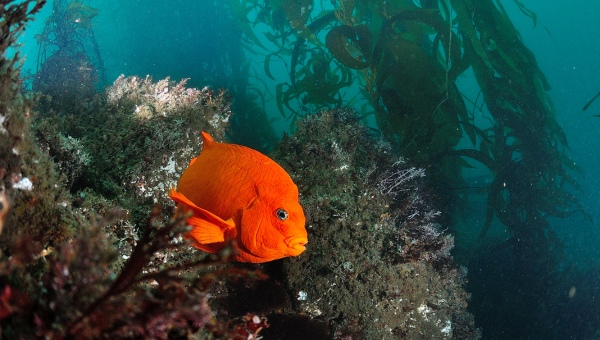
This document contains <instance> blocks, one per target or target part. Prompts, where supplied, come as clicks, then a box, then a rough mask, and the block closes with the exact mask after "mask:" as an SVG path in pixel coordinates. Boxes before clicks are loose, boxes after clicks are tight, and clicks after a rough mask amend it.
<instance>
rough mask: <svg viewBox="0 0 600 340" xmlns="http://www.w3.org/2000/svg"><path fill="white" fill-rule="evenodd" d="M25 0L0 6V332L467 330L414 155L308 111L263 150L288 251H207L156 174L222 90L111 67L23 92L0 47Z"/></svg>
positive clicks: (225, 117)
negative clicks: (286, 197)
mask: <svg viewBox="0 0 600 340" xmlns="http://www.w3.org/2000/svg"><path fill="white" fill-rule="evenodd" d="M9 2H10V1H9ZM32 5H34V6H33V8H32V9H30V10H29V11H27V10H26V9H27V8H28V6H29V7H32ZM37 5H39V6H41V5H43V2H33V1H26V2H24V3H21V4H19V5H10V6H8V7H6V8H5V10H6V13H5V14H4V15H6V18H10V20H8V21H3V23H4V25H2V26H0V27H2V29H3V30H4V29H7V31H6V32H4V34H3V36H2V44H0V46H1V47H2V48H3V50H2V52H3V53H2V56H3V57H2V59H1V60H0V66H2V67H0V69H1V73H0V109H1V111H0V179H1V181H2V182H1V183H2V187H1V188H0V227H2V230H1V231H2V233H1V235H0V251H1V254H0V330H1V332H2V336H4V337H7V338H11V337H17V336H21V337H24V338H31V337H48V338H63V337H73V336H76V337H98V336H100V335H102V336H105V337H109V338H130V337H151V338H192V337H213V338H228V339H232V338H233V339H236V338H239V339H247V338H248V337H249V336H253V337H256V336H257V335H258V334H259V333H260V335H262V336H264V337H265V338H285V339H300V338H304V339H306V338H312V339H321V338H335V339H372V338H399V339H404V338H410V339H419V338H423V339H425V338H437V339H439V338H448V339H450V338H457V339H476V338H478V337H479V331H478V330H477V329H476V328H475V326H474V324H473V318H472V316H471V315H470V314H469V313H468V312H467V311H466V306H467V300H468V294H467V293H466V291H465V290H464V284H465V271H464V269H462V268H460V267H457V266H456V264H455V263H454V261H453V259H452V257H451V255H450V250H451V249H452V247H453V238H452V236H450V235H448V234H447V233H445V232H444V230H443V226H440V225H438V224H437V223H436V217H437V216H438V214H439V213H438V212H437V210H436V209H435V207H433V206H432V205H431V203H430V200H429V199H428V191H427V188H426V184H425V183H424V182H423V181H422V179H423V176H425V174H426V171H425V170H423V169H419V168H415V167H412V166H411V165H410V162H409V161H406V160H403V159H401V158H398V157H396V156H394V155H393V154H392V153H391V149H390V147H389V145H388V144H386V143H385V142H384V141H383V139H382V138H381V137H380V136H379V135H378V134H377V132H376V131H374V130H371V129H369V128H367V127H365V126H363V125H361V123H360V122H359V118H358V117H357V115H356V113H355V112H354V111H351V110H332V111H323V112H319V113H315V114H313V115H310V116H307V117H306V118H304V119H303V120H301V121H300V122H299V125H298V127H297V129H296V131H295V133H294V134H293V135H292V136H290V137H285V138H284V139H283V140H282V141H281V142H280V143H279V144H278V146H277V147H276V148H275V150H274V151H273V152H272V154H271V156H272V157H273V158H274V159H275V160H276V161H278V162H279V163H280V164H281V165H282V166H283V167H284V168H286V169H287V170H288V171H289V172H290V174H291V176H292V177H293V179H294V180H295V181H296V183H297V184H298V186H299V189H300V193H301V203H302V205H303V206H304V208H305V212H306V215H307V221H308V226H307V228H308V230H309V244H308V249H307V251H306V252H305V253H304V254H302V255H301V256H300V257H297V258H286V259H282V260H278V261H274V262H272V263H267V264H264V265H242V264H234V263H230V262H229V261H228V254H229V252H230V250H231V249H229V248H226V249H225V250H224V251H223V252H222V253H220V254H215V255H210V256H209V255H206V254H204V253H202V252H200V251H197V250H194V249H193V248H191V247H189V246H188V245H187V244H186V243H185V241H183V239H182V238H181V234H182V233H185V232H186V230H188V229H187V227H186V226H185V222H184V219H183V218H172V217H171V216H172V213H173V204H172V202H170V200H169V199H168V197H167V191H168V189H169V188H170V187H171V186H173V185H174V184H175V183H176V181H177V179H178V177H179V176H180V174H181V172H182V171H183V170H184V169H185V167H186V166H187V164H188V162H189V160H190V159H191V158H192V157H194V156H195V155H197V153H198V152H199V151H200V149H201V137H200V131H202V130H204V131H207V132H209V133H210V134H211V135H212V136H213V137H214V138H215V139H216V140H224V138H225V132H226V129H227V127H228V123H229V119H230V116H231V114H232V113H231V110H230V100H229V98H228V97H227V95H226V94H225V93H224V92H215V91H213V90H212V89H209V88H203V89H195V88H188V87H186V83H185V80H183V81H180V82H173V81H171V80H170V79H163V80H159V81H153V80H152V79H151V78H149V77H146V78H140V77H125V76H121V77H119V78H118V79H117V80H116V81H115V82H114V83H113V85H112V86H110V87H108V88H107V89H106V90H105V91H103V92H100V93H96V94H95V95H94V96H90V97H86V98H85V100H80V101H79V102H78V105H76V106H72V107H68V106H67V107H65V106H64V105H61V106H53V105H48V104H49V103H51V102H52V100H59V101H61V102H68V101H69V100H63V99H64V98H56V96H59V95H60V96H69V95H74V94H70V93H69V92H61V93H60V94H54V97H53V98H52V97H49V96H48V95H47V94H41V95H40V94H25V93H23V92H22V89H21V79H20V68H19V62H18V61H19V59H18V55H17V56H15V58H14V59H10V60H9V59H6V57H5V56H6V54H5V53H4V52H5V50H6V48H7V47H8V46H10V45H11V44H13V43H14V41H15V38H16V35H18V33H19V31H20V29H22V28H23V27H24V26H23V25H24V23H25V22H26V21H27V20H28V19H29V18H30V16H31V15H33V14H35V13H36V11H37V9H39V8H38V6H37ZM3 20H5V18H4V17H3ZM11 25H12V28H11ZM75 95H76V94H75ZM70 100H71V101H73V100H75V99H74V98H71V99H70Z"/></svg>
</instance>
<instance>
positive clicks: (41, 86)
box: [31, 0, 106, 110]
mask: <svg viewBox="0 0 600 340" xmlns="http://www.w3.org/2000/svg"><path fill="white" fill-rule="evenodd" d="M98 14H99V10H98V9H95V8H92V7H90V6H87V5H85V4H84V3H83V1H79V0H55V1H53V2H52V14H51V15H50V16H49V17H48V18H47V19H46V21H45V24H44V30H43V31H42V33H40V34H38V35H36V36H35V38H36V40H37V42H38V56H37V73H36V74H34V75H32V77H33V81H32V84H31V86H32V88H33V90H34V91H40V92H43V93H44V94H46V95H48V96H50V97H51V99H50V100H49V103H46V105H50V107H51V108H53V109H55V110H61V109H62V110H64V109H65V108H72V107H73V106H77V105H78V104H79V103H80V100H81V99H82V98H89V97H91V96H93V95H94V94H95V86H96V84H97V83H98V80H99V77H100V80H102V84H105V83H106V79H105V77H104V66H103V61H102V57H101V55H100V50H99V48H98V43H97V41H96V38H95V36H94V30H93V23H92V21H93V19H94V18H95V17H96V16H98Z"/></svg>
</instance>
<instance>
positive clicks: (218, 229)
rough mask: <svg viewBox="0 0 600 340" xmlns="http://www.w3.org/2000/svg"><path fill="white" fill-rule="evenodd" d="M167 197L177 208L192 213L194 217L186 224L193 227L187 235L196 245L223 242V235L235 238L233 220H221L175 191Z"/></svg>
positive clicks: (172, 190)
mask: <svg viewBox="0 0 600 340" xmlns="http://www.w3.org/2000/svg"><path fill="white" fill-rule="evenodd" d="M169 197H171V199H173V201H175V202H177V204H178V208H181V207H183V209H184V210H191V211H192V212H193V214H194V215H193V216H192V217H190V218H188V219H187V223H188V224H189V225H190V226H192V227H193V229H192V230H191V231H190V232H189V235H190V236H191V237H193V238H194V239H195V240H196V241H197V242H198V243H215V242H224V241H225V234H228V235H229V234H232V235H233V236H234V237H235V232H234V231H235V223H234V222H233V219H231V218H230V219H228V220H223V219H222V218H220V217H219V216H217V215H215V214H213V213H211V212H210V211H208V210H205V209H202V208H200V207H198V206H197V205H196V204H194V202H192V201H190V200H189V199H188V198H187V197H185V195H184V194H182V193H179V192H177V191H175V189H171V191H170V192H169Z"/></svg>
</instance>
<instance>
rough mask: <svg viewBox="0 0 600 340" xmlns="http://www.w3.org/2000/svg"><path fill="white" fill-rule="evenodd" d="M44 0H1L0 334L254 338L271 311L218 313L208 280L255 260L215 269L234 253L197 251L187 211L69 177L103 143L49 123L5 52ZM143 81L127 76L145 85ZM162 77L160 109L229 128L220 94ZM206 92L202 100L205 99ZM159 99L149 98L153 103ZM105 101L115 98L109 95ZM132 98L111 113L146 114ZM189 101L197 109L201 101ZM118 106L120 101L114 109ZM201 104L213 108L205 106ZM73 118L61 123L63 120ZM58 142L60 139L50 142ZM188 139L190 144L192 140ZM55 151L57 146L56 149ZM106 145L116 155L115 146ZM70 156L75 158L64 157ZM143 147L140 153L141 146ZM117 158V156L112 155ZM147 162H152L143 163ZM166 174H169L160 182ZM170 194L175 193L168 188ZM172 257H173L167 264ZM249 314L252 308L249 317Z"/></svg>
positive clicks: (243, 272) (247, 276) (236, 273)
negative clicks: (141, 208)
mask: <svg viewBox="0 0 600 340" xmlns="http://www.w3.org/2000/svg"><path fill="white" fill-rule="evenodd" d="M44 3H45V2H44V1H33V0H32V1H24V2H23V1H21V2H18V3H17V4H14V3H12V1H3V2H2V4H1V6H2V18H1V21H0V29H1V30H2V35H1V40H0V48H1V51H0V52H2V53H1V57H0V66H1V67H0V69H1V70H2V73H1V74H0V109H1V110H0V124H1V125H0V178H1V181H2V182H1V183H2V184H1V186H0V203H1V206H0V226H2V227H3V228H2V230H1V232H2V233H1V235H0V249H1V254H0V287H1V288H0V291H1V292H2V293H0V330H1V332H2V336H3V337H6V338H19V337H23V338H36V337H41V338H65V337H74V336H76V337H84V338H92V337H98V336H100V335H103V336H109V337H111V338H117V337H119V338H125V337H127V338H131V337H151V338H167V337H186V336H188V335H189V334H191V333H197V332H198V331H199V330H204V331H206V332H209V333H213V334H215V335H218V336H223V337H225V338H235V337H236V336H238V335H239V333H240V332H242V331H243V332H244V333H245V334H246V336H247V335H248V334H253V335H256V334H257V333H258V332H260V329H261V328H264V326H265V324H266V321H262V319H260V318H258V319H259V322H257V323H253V322H252V321H250V322H249V321H248V320H231V323H230V324H226V323H219V322H216V321H215V320H214V319H213V312H212V309H211V308H210V307H209V306H208V295H207V289H208V288H209V287H210V286H211V284H212V283H213V282H221V283H222V282H225V281H227V280H229V279H232V280H237V279H243V280H252V279H262V278H264V275H262V274H261V273H259V272H257V271H254V270H247V269H241V268H229V269H228V268H223V267H222V266H221V267H215V266H214V265H220V264H222V263H224V262H225V261H227V259H228V256H229V254H231V253H230V252H228V251H229V250H231V249H230V248H229V247H226V248H224V249H223V251H222V252H221V253H219V254H216V255H215V256H211V257H206V256H200V255H201V254H195V253H189V252H187V251H186V249H188V245H187V244H186V243H185V242H183V241H182V239H181V237H179V236H180V235H181V234H182V233H183V232H186V231H187V227H186V226H185V224H184V216H181V217H179V218H174V219H170V218H165V215H169V216H171V215H172V212H171V211H165V212H162V211H161V209H160V208H158V207H155V208H148V209H147V210H145V222H142V223H139V224H137V225H136V224H133V223H132V222H131V214H130V213H129V211H128V210H127V208H124V207H130V206H126V205H124V204H123V205H121V206H122V207H123V208H121V207H117V201H116V200H114V199H113V198H111V197H108V198H107V197H103V196H102V191H101V190H98V188H96V187H88V188H86V190H85V191H76V192H70V191H69V189H71V190H77V189H75V188H77V186H76V185H74V184H72V183H73V182H76V181H73V180H71V179H69V178H66V176H77V174H80V173H84V172H85V170H86V169H84V170H81V171H79V172H77V171H65V172H63V170H65V169H74V168H76V167H75V166H73V164H71V163H78V164H79V165H82V166H87V165H89V164H94V162H97V160H90V159H89V157H93V156H96V155H100V153H94V155H93V156H90V155H91V153H88V152H87V151H86V150H85V149H86V148H89V145H85V144H84V143H81V142H80V141H79V142H73V140H75V139H74V138H75V137H71V136H70V135H64V134H63V135H62V137H61V134H60V132H58V131H59V127H58V126H54V125H52V123H51V121H50V120H51V118H52V117H53V116H52V115H51V114H50V113H49V112H45V114H44V115H38V114H37V112H35V111H34V110H33V109H32V108H33V106H35V103H36V100H37V97H34V96H32V95H24V94H22V93H21V89H22V87H21V85H22V83H21V82H22V80H21V78H20V65H21V64H20V59H19V54H18V53H17V54H16V55H15V56H14V57H12V58H11V59H7V54H6V53H5V52H6V49H7V48H9V47H11V46H13V47H14V43H15V41H16V39H17V37H18V35H19V34H20V33H21V32H22V30H23V29H24V27H25V26H24V25H25V23H26V22H27V21H29V20H31V19H32V16H33V15H34V14H36V13H37V12H38V11H39V10H40V8H41V7H42V6H43V5H44ZM136 79H137V78H133V80H134V81H133V82H131V81H130V82H125V83H126V84H127V85H132V84H137V83H136V82H135V80H136ZM130 80H131V79H130ZM145 84H146V87H144V90H148V89H152V90H153V93H154V87H151V86H150V85H155V84H154V83H152V82H149V83H145ZM162 86H163V87H162V88H161V89H162V90H161V92H160V93H157V95H158V94H160V95H162V97H161V98H162V99H163V100H162V101H161V103H162V104H164V105H163V107H168V108H173V107H179V108H181V107H182V106H184V107H185V108H187V112H188V113H190V114H192V113H196V114H197V115H196V117H194V119H195V121H196V122H202V123H198V124H200V125H202V126H203V127H204V128H205V129H207V130H211V129H212V130H211V131H213V130H214V134H215V135H219V136H222V135H223V134H224V131H223V129H224V125H223V123H222V120H221V119H220V118H224V119H227V117H228V115H226V116H224V117H221V116H220V114H221V113H225V114H227V113H228V110H227V105H225V104H224V103H223V101H220V100H218V99H217V98H213V97H211V96H209V95H208V93H212V92H210V91H208V90H205V92H202V91H199V90H195V89H185V88H181V89H180V92H178V96H172V94H173V92H172V91H171V92H169V90H170V89H171V87H169V86H168V81H165V82H163V83H162ZM117 89H119V90H125V88H124V87H123V86H121V87H119V86H115V87H114V88H113V91H112V92H110V93H112V94H113V95H114V96H112V99H114V100H117V101H119V100H121V103H123V104H125V102H126V99H124V98H123V96H124V94H123V93H121V96H118V95H116V94H117V93H118V91H117ZM126 90H127V93H128V94H129V95H132V96H133V95H134V94H136V93H137V94H139V93H140V92H143V90H142V89H140V86H129V87H127V89H126ZM182 93H184V94H182ZM186 95H187V96H188V97H186ZM189 97H193V100H192V101H191V103H190V102H187V104H181V100H182V99H185V98H189ZM200 97H201V98H203V100H201V101H198V99H200ZM151 99H152V98H151ZM151 99H150V100H147V101H146V102H145V103H146V104H147V105H150V104H156V103H157V102H153V101H152V100H151ZM101 102H103V103H104V105H105V106H106V105H108V102H107V100H106V99H104V100H103V101H101ZM127 103H131V104H132V105H133V103H134V101H133V100H131V101H128V102H127ZM177 105H179V106H177ZM186 105H187V106H186ZM211 105H212V106H211ZM124 107H125V108H127V109H128V110H130V111H129V115H125V114H122V115H120V116H119V115H117V114H116V113H115V112H114V111H113V114H114V115H115V116H117V117H118V118H115V119H121V122H126V121H128V120H129V121H136V122H139V119H138V118H137V117H136V116H135V106H127V105H125V106H124ZM193 107H196V110H195V111H194V110H193ZM96 109H98V107H96ZM112 109H113V110H115V111H116V109H115V108H114V107H113V108H112ZM105 110H111V108H110V107H107V108H105ZM182 110H184V109H182ZM220 110H223V111H220ZM202 112H205V113H206V115H202V116H200V114H201V113H202ZM41 117H46V119H48V120H47V121H44V122H42V123H40V125H44V126H46V127H47V130H45V134H44V133H42V135H44V136H46V137H47V138H46V140H45V141H42V142H40V140H39V139H37V138H36V136H35V134H37V133H40V130H38V128H37V126H36V127H34V128H33V129H30V125H31V123H32V121H36V122H38V121H39V120H40V119H41ZM59 118H60V115H59ZM98 118H102V116H99V117H98ZM87 119H90V117H89V116H88V117H87ZM209 119H210V120H209ZM80 122H81V121H80ZM139 125H140V124H138V125H128V126H127V127H130V128H131V126H139ZM190 125H191V124H190ZM68 127H69V126H68V125H65V128H68ZM82 127H85V126H82ZM51 129H53V130H51ZM216 129H219V131H216ZM50 131H54V132H56V135H54V136H51V135H50ZM120 131H121V132H123V131H125V130H120ZM63 133H66V132H63ZM91 136H93V134H90V137H91ZM182 139H183V138H182ZM77 140H78V139H77ZM53 141H55V142H56V144H51V142H53ZM65 141H66V142H65ZM117 141H118V140H117ZM121 142H122V141H121ZM161 142H163V141H161ZM185 142H188V141H187V140H186V141H185ZM105 144H106V145H107V146H109V145H111V144H110V143H105ZM112 145H113V146H114V144H112ZM40 146H41V147H40ZM184 147H190V146H189V145H187V144H185V145H184ZM68 148H69V149H70V150H73V148H77V149H76V150H74V151H73V153H74V154H71V153H70V152H66V150H67V149H68ZM51 150H53V151H57V152H54V156H53V155H51ZM107 151H108V152H112V153H113V154H114V153H115V149H110V146H109V149H108V150H107ZM153 151H155V150H153ZM172 151H174V152H180V151H181V150H172ZM66 154H68V157H64V158H63V157H62V156H64V155H66ZM184 154H185V153H184ZM77 155H79V156H81V159H78V156H77ZM82 155H87V156H85V157H84V156H82ZM138 155H140V156H141V154H140V153H138ZM153 157H154V158H158V159H159V160H162V155H158V156H157V155H156V154H153ZM84 159H87V161H84ZM109 161H110V162H111V164H115V163H114V161H115V159H110V160H109ZM136 162H137V163H140V162H142V159H141V158H138V159H137V160H136ZM96 164H98V163H96ZM147 164H153V165H155V164H156V163H153V162H148V161H147ZM172 166H173V167H174V165H172ZM87 170H89V169H87ZM159 170H160V166H155V167H154V168H152V169H147V171H148V172H146V173H143V172H142V171H141V172H140V173H139V174H138V175H140V176H142V175H145V174H150V173H154V174H158V173H159ZM129 174H130V173H129ZM125 175H127V174H125ZM108 177H110V175H109V176H108ZM135 178H136V177H134V178H129V179H135ZM164 183H166V182H165V181H162V179H161V184H164ZM119 185H122V186H124V187H127V188H128V190H130V191H132V194H131V196H129V197H130V198H131V197H134V196H135V195H141V196H142V197H143V195H142V194H141V193H139V192H136V191H135V190H133V189H132V188H134V187H135V186H130V183H129V182H119ZM79 188H81V187H79ZM117 191H119V190H117ZM120 192H125V190H124V189H123V190H122V191H120ZM165 196H166V195H165ZM164 200H165V201H168V198H166V197H165V198H164ZM134 204H137V202H135V203H134ZM164 206H165V207H168V206H167V205H164ZM167 259H169V260H170V261H169V262H168V263H167ZM209 265H212V266H210V267H208V266H209ZM253 319H254V318H253V317H252V316H250V320H253ZM261 325H262V326H261ZM259 326H260V327H259ZM248 332H250V333H248Z"/></svg>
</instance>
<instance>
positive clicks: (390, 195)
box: [274, 110, 480, 339]
mask: <svg viewBox="0 0 600 340" xmlns="http://www.w3.org/2000/svg"><path fill="white" fill-rule="evenodd" d="M358 120H359V119H358V118H357V115H356V114H355V112H354V111H351V110H332V111H324V112H321V113H318V114H315V115H311V116H308V117H306V118H305V119H303V120H302V121H300V123H299V125H298V129H297V131H296V132H295V134H294V135H293V136H292V137H289V138H286V139H284V140H283V141H282V142H281V144H280V145H279V146H278V147H277V148H276V150H275V154H274V158H275V159H277V160H278V161H279V162H280V163H281V164H282V166H283V167H284V168H286V169H288V170H289V171H290V174H292V177H293V178H294V181H295V182H296V183H297V184H298V186H299V189H300V193H301V203H302V204H303V206H304V208H305V210H306V215H307V224H308V227H307V228H308V231H309V246H308V247H307V250H306V252H305V254H303V255H302V256H299V257H298V258H292V259H289V260H286V261H284V262H283V266H284V271H285V272H286V282H287V285H288V288H289V289H290V290H291V291H292V292H293V295H294V299H295V303H294V307H295V309H296V310H297V311H299V312H302V313H307V314H309V315H310V316H312V317H313V318H314V319H316V320H322V321H324V322H325V323H327V324H329V326H330V328H331V334H330V336H331V337H333V338H347V337H350V338H365V339H383V338H386V339H387V338H402V339H417V338H422V339H426V338H429V339H431V338H434V339H450V338H460V339H477V338H479V337H480V332H479V330H478V329H476V328H475V326H474V322H473V317H472V315H471V314H469V313H468V312H467V310H466V307H467V301H468V298H469V294H468V293H467V292H466V291H465V290H464V285H465V283H466V269H464V268H461V267H458V266H457V265H456V264H455V263H454V261H453V259H452V257H451V256H450V249H451V248H452V247H453V238H452V236H450V235H448V234H446V233H444V232H443V231H442V228H441V226H439V225H437V224H436V223H435V218H436V216H437V215H438V212H437V211H436V210H435V209H433V208H432V207H430V206H429V203H428V201H429V199H428V198H427V192H426V191H424V190H423V189H422V188H421V187H422V186H423V183H422V181H420V178H421V177H422V176H423V171H422V170H419V169H415V168H412V167H411V166H410V165H409V163H408V162H405V161H403V160H397V159H394V157H393V156H392V155H391V153H390V147H389V146H388V145H387V144H385V143H383V142H382V141H381V139H380V138H379V137H378V136H376V135H375V133H374V132H373V131H371V130H369V129H367V128H366V127H364V126H362V125H360V124H359V122H358ZM392 179H393V180H392ZM382 189H383V190H382ZM383 192H386V194H384V193H383Z"/></svg>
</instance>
